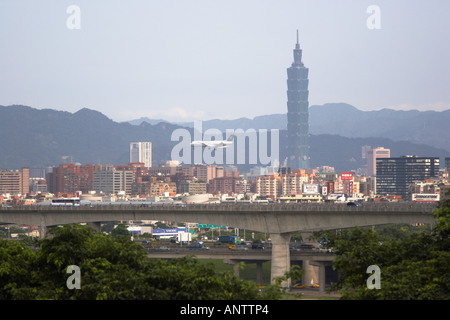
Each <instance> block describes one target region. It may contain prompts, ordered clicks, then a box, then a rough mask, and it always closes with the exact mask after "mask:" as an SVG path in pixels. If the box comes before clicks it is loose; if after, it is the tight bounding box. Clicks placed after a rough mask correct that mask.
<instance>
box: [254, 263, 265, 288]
mask: <svg viewBox="0 0 450 320" xmlns="http://www.w3.org/2000/svg"><path fill="white" fill-rule="evenodd" d="M263 262H264V261H258V262H256V283H257V284H259V285H260V286H261V285H262V284H263Z"/></svg>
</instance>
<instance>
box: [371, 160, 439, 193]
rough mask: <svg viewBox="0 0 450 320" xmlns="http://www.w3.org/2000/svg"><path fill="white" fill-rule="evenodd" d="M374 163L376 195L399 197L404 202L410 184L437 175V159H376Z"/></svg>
mask: <svg viewBox="0 0 450 320" xmlns="http://www.w3.org/2000/svg"><path fill="white" fill-rule="evenodd" d="M376 163H377V172H376V174H377V175H376V193H377V194H378V195H399V196H401V197H402V199H405V200H408V199H409V195H408V191H409V187H410V185H411V184H412V183H414V182H416V181H423V180H425V179H428V178H431V177H436V176H438V174H439V158H438V157H417V156H402V157H399V158H378V159H376Z"/></svg>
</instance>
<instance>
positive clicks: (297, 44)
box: [295, 29, 300, 49]
mask: <svg viewBox="0 0 450 320" xmlns="http://www.w3.org/2000/svg"><path fill="white" fill-rule="evenodd" d="M295 49H300V43H299V41H298V29H297V43H296V44H295Z"/></svg>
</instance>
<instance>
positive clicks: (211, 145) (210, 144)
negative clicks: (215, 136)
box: [191, 134, 235, 149]
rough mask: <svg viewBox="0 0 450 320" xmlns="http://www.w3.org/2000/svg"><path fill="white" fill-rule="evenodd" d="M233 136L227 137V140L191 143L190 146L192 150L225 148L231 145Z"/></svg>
mask: <svg viewBox="0 0 450 320" xmlns="http://www.w3.org/2000/svg"><path fill="white" fill-rule="evenodd" d="M234 137H235V136H234V134H232V135H231V136H229V137H228V139H227V140H210V141H192V142H191V146H192V147H193V148H195V147H200V148H214V149H218V148H227V147H229V146H230V145H232V144H233V138H234Z"/></svg>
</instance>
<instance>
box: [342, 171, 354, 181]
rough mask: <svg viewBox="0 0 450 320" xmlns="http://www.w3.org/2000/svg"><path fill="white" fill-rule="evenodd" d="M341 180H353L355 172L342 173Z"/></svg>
mask: <svg viewBox="0 0 450 320" xmlns="http://www.w3.org/2000/svg"><path fill="white" fill-rule="evenodd" d="M341 180H353V172H342V173H341Z"/></svg>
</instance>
